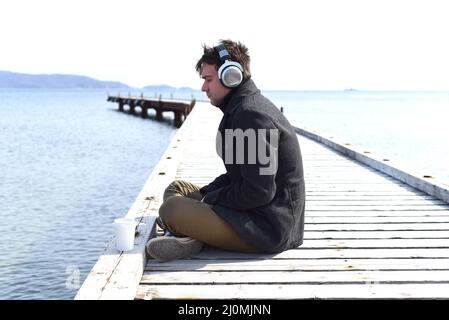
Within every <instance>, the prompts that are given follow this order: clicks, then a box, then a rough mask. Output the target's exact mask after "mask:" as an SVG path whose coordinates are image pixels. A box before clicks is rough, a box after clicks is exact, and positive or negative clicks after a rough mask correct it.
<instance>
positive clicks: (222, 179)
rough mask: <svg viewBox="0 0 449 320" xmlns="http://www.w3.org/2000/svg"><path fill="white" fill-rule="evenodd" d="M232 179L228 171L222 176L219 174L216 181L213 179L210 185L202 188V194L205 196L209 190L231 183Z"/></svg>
mask: <svg viewBox="0 0 449 320" xmlns="http://www.w3.org/2000/svg"><path fill="white" fill-rule="evenodd" d="M229 183H230V180H229V176H228V174H227V173H224V174H222V175H221V176H218V177H217V178H215V180H214V181H212V182H211V183H209V184H208V185H206V186H204V187H202V188H201V189H200V192H201V194H202V195H203V196H204V195H206V194H207V193H209V192H212V191H214V190H217V189H220V188H223V187H224V186H227V185H229Z"/></svg>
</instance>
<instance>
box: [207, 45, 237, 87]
mask: <svg viewBox="0 0 449 320" xmlns="http://www.w3.org/2000/svg"><path fill="white" fill-rule="evenodd" d="M214 49H215V50H216V51H217V52H218V56H219V57H220V60H222V61H224V63H223V64H222V65H221V67H220V68H219V69H218V78H219V79H220V81H221V83H222V84H223V85H224V86H225V87H227V88H235V87H237V86H238V85H240V84H241V83H242V81H243V68H242V65H241V64H240V63H238V62H236V61H232V60H231V56H230V55H229V52H228V50H227V49H226V47H225V46H224V44H222V43H220V44H219V45H217V46H216V47H215V48H214Z"/></svg>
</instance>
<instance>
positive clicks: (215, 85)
mask: <svg viewBox="0 0 449 320" xmlns="http://www.w3.org/2000/svg"><path fill="white" fill-rule="evenodd" d="M201 78H202V79H204V83H203V86H202V87H201V91H204V92H206V94H207V97H208V98H209V100H210V103H211V104H212V105H214V106H219V105H220V104H221V103H222V102H223V100H224V98H225V97H226V96H227V94H228V93H229V92H231V89H229V88H226V87H225V86H224V85H222V84H221V82H220V79H218V72H217V69H216V68H215V65H213V64H207V63H203V67H202V69H201Z"/></svg>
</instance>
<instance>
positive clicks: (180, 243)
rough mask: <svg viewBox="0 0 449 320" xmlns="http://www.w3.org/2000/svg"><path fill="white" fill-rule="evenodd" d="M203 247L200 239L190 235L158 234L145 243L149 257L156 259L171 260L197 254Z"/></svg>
mask: <svg viewBox="0 0 449 320" xmlns="http://www.w3.org/2000/svg"><path fill="white" fill-rule="evenodd" d="M202 248H203V243H202V242H201V241H198V240H195V239H192V238H190V237H174V236H160V237H156V238H153V239H150V241H148V243H147V245H146V249H147V253H148V255H149V256H150V257H152V258H154V259H156V260H158V261H161V262H163V261H171V260H175V259H182V258H187V257H190V256H191V255H193V254H197V253H198V252H200V251H201V249H202Z"/></svg>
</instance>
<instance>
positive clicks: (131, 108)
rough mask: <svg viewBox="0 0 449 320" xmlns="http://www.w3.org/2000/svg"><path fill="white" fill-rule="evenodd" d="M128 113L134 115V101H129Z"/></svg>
mask: <svg viewBox="0 0 449 320" xmlns="http://www.w3.org/2000/svg"><path fill="white" fill-rule="evenodd" d="M129 113H131V114H136V106H135V104H134V100H130V101H129Z"/></svg>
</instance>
